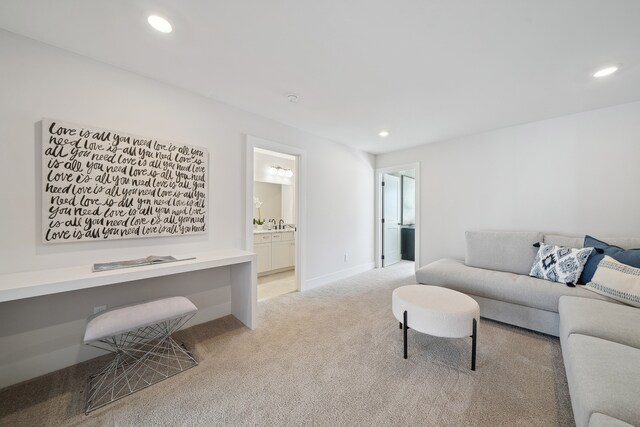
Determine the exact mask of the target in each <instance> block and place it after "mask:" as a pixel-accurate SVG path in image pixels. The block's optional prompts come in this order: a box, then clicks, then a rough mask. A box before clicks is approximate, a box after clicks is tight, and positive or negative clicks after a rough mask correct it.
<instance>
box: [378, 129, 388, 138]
mask: <svg viewBox="0 0 640 427" xmlns="http://www.w3.org/2000/svg"><path fill="white" fill-rule="evenodd" d="M378 135H380V136H381V137H383V138H384V137H387V136H389V131H388V130H383V131H381V132H380V133H378Z"/></svg>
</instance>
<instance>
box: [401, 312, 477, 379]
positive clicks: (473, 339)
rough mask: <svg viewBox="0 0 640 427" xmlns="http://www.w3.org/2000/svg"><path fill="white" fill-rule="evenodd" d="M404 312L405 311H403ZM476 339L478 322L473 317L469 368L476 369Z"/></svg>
mask: <svg viewBox="0 0 640 427" xmlns="http://www.w3.org/2000/svg"><path fill="white" fill-rule="evenodd" d="M405 313H406V312H405ZM477 339H478V322H477V321H476V319H473V335H471V370H472V371H475V370H476V341H477Z"/></svg>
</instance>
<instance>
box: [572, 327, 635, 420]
mask: <svg viewBox="0 0 640 427" xmlns="http://www.w3.org/2000/svg"><path fill="white" fill-rule="evenodd" d="M561 339H562V353H563V358H564V362H565V369H566V372H567V382H568V383H569V392H570V393H571V405H572V406H573V415H574V418H575V421H576V425H577V426H587V425H588V424H589V421H590V418H591V416H592V414H595V413H600V414H604V415H608V416H610V417H613V418H617V419H619V420H621V421H623V422H625V423H628V424H631V425H640V405H638V390H640V350H638V349H637V348H634V347H629V346H627V345H623V344H618V343H615V342H612V341H607V340H603V339H601V338H595V337H590V336H586V335H580V334H572V335H569V337H567V338H564V337H561Z"/></svg>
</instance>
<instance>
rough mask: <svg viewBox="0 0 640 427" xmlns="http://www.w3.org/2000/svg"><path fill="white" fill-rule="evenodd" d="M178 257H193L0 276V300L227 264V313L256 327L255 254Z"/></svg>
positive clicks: (221, 252)
mask: <svg viewBox="0 0 640 427" xmlns="http://www.w3.org/2000/svg"><path fill="white" fill-rule="evenodd" d="M178 257H184V258H186V257H195V259H190V260H185V261H178V262H172V263H166V264H155V265H147V266H141V267H134V268H126V269H119V270H110V271H102V272H96V273H93V272H92V271H91V267H92V266H91V265H81V266H75V267H66V268H57V269H51V270H36V271H28V272H22V273H10V274H3V275H0V303H2V302H6V301H14V300H19V299H24V298H32V297H38V296H44V295H51V294H57V293H61V292H68V291H75V290H79V289H88V288H94V287H97V286H106V285H112V284H115V283H122V282H130V281H133V280H142V279H149V278H152V277H159V276H168V275H172V274H180V273H187V272H190V271H197V270H205V269H209V268H217V267H225V266H230V267H231V313H232V314H233V315H234V316H235V317H237V318H238V319H239V320H240V321H241V322H243V323H244V324H245V325H247V326H248V327H249V328H251V329H254V328H255V326H256V321H255V319H256V305H257V290H256V280H255V277H256V273H255V271H256V270H255V260H256V256H255V254H253V253H251V252H246V251H242V250H239V249H226V250H218V251H211V252H201V253H195V254H180V255H178Z"/></svg>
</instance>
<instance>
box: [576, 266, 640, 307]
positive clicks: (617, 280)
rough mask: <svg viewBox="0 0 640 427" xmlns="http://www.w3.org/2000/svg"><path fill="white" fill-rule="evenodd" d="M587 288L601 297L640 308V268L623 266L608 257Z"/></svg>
mask: <svg viewBox="0 0 640 427" xmlns="http://www.w3.org/2000/svg"><path fill="white" fill-rule="evenodd" d="M585 287H586V288H587V289H589V290H591V291H593V292H596V293H599V294H600V295H604V296H607V297H609V298H613V299H615V300H618V301H620V302H623V303H625V304H629V305H632V306H634V307H640V268H635V267H631V266H629V265H626V264H622V263H620V262H618V261H616V260H615V259H613V258H611V257H610V256H606V255H605V257H604V258H603V259H602V261H600V263H599V264H598V268H597V269H596V272H595V274H594V275H593V279H591V281H590V282H589V283H587V284H586V285H585Z"/></svg>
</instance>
